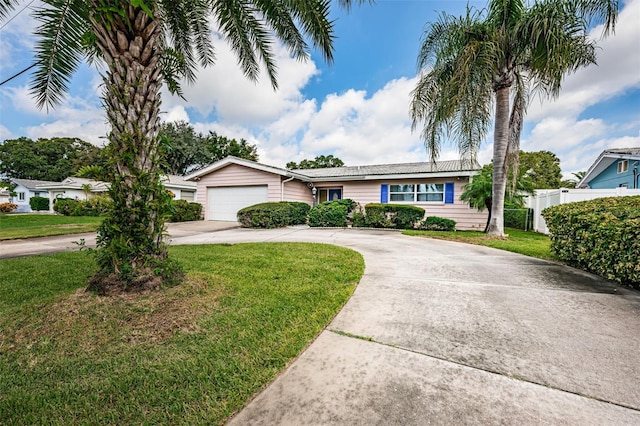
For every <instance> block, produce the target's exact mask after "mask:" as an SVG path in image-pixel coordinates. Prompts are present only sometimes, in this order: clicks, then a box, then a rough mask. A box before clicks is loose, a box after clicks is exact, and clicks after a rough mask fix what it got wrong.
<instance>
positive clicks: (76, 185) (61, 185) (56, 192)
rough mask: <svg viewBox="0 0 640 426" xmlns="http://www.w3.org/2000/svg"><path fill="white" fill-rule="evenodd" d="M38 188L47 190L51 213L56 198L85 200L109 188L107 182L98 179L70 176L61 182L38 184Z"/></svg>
mask: <svg viewBox="0 0 640 426" xmlns="http://www.w3.org/2000/svg"><path fill="white" fill-rule="evenodd" d="M39 188H41V189H44V190H46V191H47V192H48V196H49V211H50V212H52V213H53V211H54V210H53V203H54V202H55V200H56V199H58V198H73V199H76V200H86V199H88V198H91V197H95V196H96V195H102V194H104V193H105V192H107V191H108V190H109V184H107V183H105V182H101V181H98V180H93V179H85V178H79V177H73V176H71V177H68V178H66V179H65V180H63V181H62V182H52V183H51V184H48V185H40V186H39ZM85 191H87V192H85Z"/></svg>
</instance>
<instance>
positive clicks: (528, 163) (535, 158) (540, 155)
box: [517, 151, 562, 189]
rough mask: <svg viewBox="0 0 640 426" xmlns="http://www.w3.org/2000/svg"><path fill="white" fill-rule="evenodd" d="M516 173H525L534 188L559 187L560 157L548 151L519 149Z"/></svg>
mask: <svg viewBox="0 0 640 426" xmlns="http://www.w3.org/2000/svg"><path fill="white" fill-rule="evenodd" d="M517 172H518V174H523V173H526V174H527V175H528V177H529V179H530V180H531V181H532V182H533V187H534V188H535V189H554V188H560V180H561V179H562V171H561V170H560V159H559V158H558V157H557V156H556V155H555V154H554V153H553V152H549V151H537V152H525V151H520V154H519V166H518V170H517Z"/></svg>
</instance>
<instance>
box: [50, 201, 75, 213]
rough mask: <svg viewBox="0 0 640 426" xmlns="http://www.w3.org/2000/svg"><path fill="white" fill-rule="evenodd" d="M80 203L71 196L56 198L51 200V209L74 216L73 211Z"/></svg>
mask: <svg viewBox="0 0 640 426" xmlns="http://www.w3.org/2000/svg"><path fill="white" fill-rule="evenodd" d="M78 204H80V201H78V200H74V199H73V198H56V200H55V201H54V202H53V211H55V212H56V213H60V214H61V215H64V216H74V214H73V212H74V211H75V210H76V208H77V207H78Z"/></svg>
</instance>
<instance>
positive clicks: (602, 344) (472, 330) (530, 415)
mask: <svg viewBox="0 0 640 426" xmlns="http://www.w3.org/2000/svg"><path fill="white" fill-rule="evenodd" d="M248 241H313V242H322V243H331V244H337V245H341V246H346V247H350V248H353V249H355V250H357V251H359V252H360V253H362V254H363V256H364V258H365V262H366V270H365V274H364V277H363V278H362V281H361V282H360V285H359V286H358V288H357V289H356V291H355V293H354V295H353V297H352V298H351V299H350V300H349V302H348V303H347V304H346V306H345V307H344V309H343V310H342V311H341V312H340V313H339V314H338V316H337V317H336V318H335V319H334V321H333V322H332V323H331V324H330V325H329V327H328V328H327V330H325V331H324V332H323V333H322V334H321V335H320V336H319V338H318V339H317V340H316V341H315V342H314V343H313V344H311V346H310V347H309V348H308V349H307V350H306V351H305V352H304V353H303V354H302V355H301V356H300V357H299V358H298V359H297V360H295V361H294V362H293V363H292V364H291V366H290V367H289V368H288V369H287V370H286V371H285V372H284V373H283V374H282V375H281V376H280V377H279V378H278V379H277V380H276V381H275V382H274V383H272V384H271V385H270V386H268V387H267V388H266V389H265V390H264V391H263V392H262V393H261V394H260V395H258V396H257V397H256V398H255V400H254V401H253V402H251V403H250V404H249V405H248V406H247V407H246V408H245V409H244V410H242V411H241V412H240V413H239V414H238V415H237V416H236V417H235V418H234V419H232V420H231V422H230V424H232V425H245V424H256V425H260V424H264V425H305V424H314V425H321V424H322V425H325V424H335V425H371V424H380V425H388V424H397V425H408V424H415V425H422V424H483V425H484V424H576V425H589V424H601V425H611V424H633V425H639V424H640V363H639V362H638V357H639V356H640V292H635V291H630V290H626V289H623V288H620V287H616V286H614V285H612V284H611V283H609V282H607V281H605V280H603V279H601V278H599V277H596V276H594V275H591V274H587V273H584V272H581V271H578V270H575V269H572V268H568V267H564V266H560V265H556V264H554V263H550V262H545V261H541V260H537V259H533V258H529V257H526V256H521V255H517V254H512V253H508V252H504V251H499V250H494V249H491V248H485V247H479V246H471V245H465V244H459V243H453V242H445V241H438V240H431V239H422V238H416V237H407V236H403V235H401V234H399V233H397V232H389V231H361V230H320V229H302V228H299V229H295V228H286V229H279V230H264V231H254V230H247V229H235V230H231V231H222V232H216V233H210V234H201V235H194V236H190V237H185V238H175V239H174V243H176V244H182V243H190V244H191V243H196V244H210V243H223V242H224V243H239V242H248Z"/></svg>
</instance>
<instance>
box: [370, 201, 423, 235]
mask: <svg viewBox="0 0 640 426" xmlns="http://www.w3.org/2000/svg"><path fill="white" fill-rule="evenodd" d="M364 209H365V218H364V219H365V225H366V226H371V227H373V228H397V229H412V228H414V227H415V224H416V223H417V222H418V221H419V220H421V219H422V218H423V217H424V209H423V208H421V207H417V206H411V205H405V204H379V203H370V204H367V205H365V206H364Z"/></svg>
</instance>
